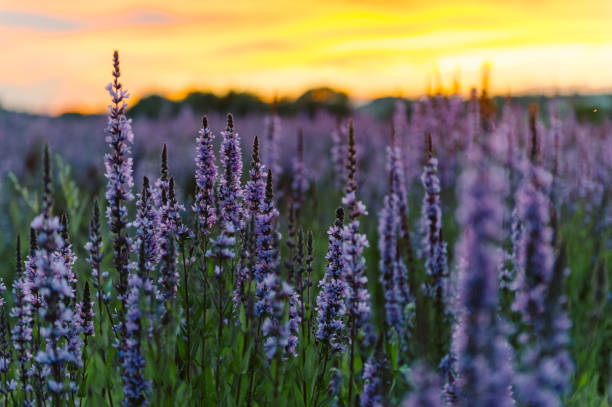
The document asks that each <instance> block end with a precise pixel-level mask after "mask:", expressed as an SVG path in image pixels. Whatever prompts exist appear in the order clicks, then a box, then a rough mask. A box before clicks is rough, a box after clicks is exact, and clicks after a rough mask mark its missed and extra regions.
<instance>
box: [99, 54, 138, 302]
mask: <svg viewBox="0 0 612 407" xmlns="http://www.w3.org/2000/svg"><path fill="white" fill-rule="evenodd" d="M113 67H114V70H113V77H114V80H113V82H112V83H111V84H109V85H108V86H107V87H106V90H107V91H108V93H109V94H110V96H111V99H112V105H111V106H109V108H108V109H109V117H108V126H107V127H106V142H107V143H108V145H109V147H110V148H111V152H110V153H108V154H106V155H105V156H104V159H105V166H106V172H105V176H106V178H107V180H108V183H107V187H106V200H107V201H108V207H107V209H106V217H107V218H108V224H109V227H110V230H111V232H112V233H114V235H115V238H114V245H113V250H114V255H115V268H116V270H117V272H118V273H119V282H118V284H117V292H118V294H119V297H121V296H123V294H124V293H125V292H126V290H127V275H128V270H127V266H128V257H129V247H128V246H129V244H128V240H127V236H125V234H124V232H125V231H124V229H125V228H126V226H127V208H126V207H125V205H124V203H125V202H128V201H131V200H132V199H134V196H133V195H132V191H131V189H132V186H133V185H134V181H133V179H132V157H130V153H131V148H130V145H131V144H132V143H133V142H134V133H133V132H132V126H131V120H130V119H128V118H127V117H126V110H127V103H125V100H126V99H127V98H128V97H129V94H128V93H127V91H126V90H124V89H123V86H122V85H121V83H120V82H119V77H120V75H121V74H120V71H119V53H118V52H117V51H115V52H114V54H113Z"/></svg>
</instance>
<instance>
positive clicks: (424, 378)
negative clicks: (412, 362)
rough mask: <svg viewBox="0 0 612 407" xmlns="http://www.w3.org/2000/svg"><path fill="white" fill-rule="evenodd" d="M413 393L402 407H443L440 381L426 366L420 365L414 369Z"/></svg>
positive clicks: (412, 375)
mask: <svg viewBox="0 0 612 407" xmlns="http://www.w3.org/2000/svg"><path fill="white" fill-rule="evenodd" d="M411 377H412V385H413V389H414V390H413V391H412V393H411V394H410V395H409V396H408V397H407V398H406V399H405V400H404V402H403V403H402V407H442V406H444V403H443V401H442V397H441V395H440V380H439V379H438V376H436V375H435V374H433V373H432V372H431V371H430V370H429V369H427V367H425V365H422V364H418V365H417V366H415V367H414V368H413V369H412V374H411Z"/></svg>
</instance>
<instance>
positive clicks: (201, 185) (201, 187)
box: [192, 116, 217, 236]
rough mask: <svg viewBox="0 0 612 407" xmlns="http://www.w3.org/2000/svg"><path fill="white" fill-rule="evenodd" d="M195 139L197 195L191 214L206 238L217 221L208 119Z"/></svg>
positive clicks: (212, 135) (213, 160) (215, 166)
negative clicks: (194, 215)
mask: <svg viewBox="0 0 612 407" xmlns="http://www.w3.org/2000/svg"><path fill="white" fill-rule="evenodd" d="M198 134H199V137H197V138H196V143H197V147H196V185H197V193H196V198H195V203H194V204H193V207H192V209H193V212H194V213H195V214H196V216H197V217H198V221H199V226H200V229H199V231H200V232H201V233H202V234H203V235H204V236H208V235H210V233H211V232H212V228H213V227H214V225H215V222H216V219H217V212H216V207H215V183H216V181H217V165H216V164H215V153H214V151H213V141H214V139H215V136H214V134H213V133H212V132H211V131H210V129H209V128H208V119H207V118H206V116H204V117H203V118H202V128H201V129H200V131H199V132H198Z"/></svg>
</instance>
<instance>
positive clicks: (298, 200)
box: [291, 128, 308, 213]
mask: <svg viewBox="0 0 612 407" xmlns="http://www.w3.org/2000/svg"><path fill="white" fill-rule="evenodd" d="M306 191H308V177H307V175H306V167H305V166H304V132H303V131H302V129H301V128H299V129H298V131H297V154H296V156H295V158H294V160H293V178H292V180H291V200H292V202H293V205H294V206H295V210H296V211H297V212H298V213H299V210H300V209H301V208H302V205H304V201H305V199H306V198H305V195H306Z"/></svg>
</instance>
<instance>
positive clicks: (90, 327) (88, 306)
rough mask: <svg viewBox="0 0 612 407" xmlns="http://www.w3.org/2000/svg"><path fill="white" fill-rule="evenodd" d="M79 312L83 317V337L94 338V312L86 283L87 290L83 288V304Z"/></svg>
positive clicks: (86, 283)
mask: <svg viewBox="0 0 612 407" xmlns="http://www.w3.org/2000/svg"><path fill="white" fill-rule="evenodd" d="M79 311H80V315H81V331H82V332H83V335H85V337H88V336H93V335H94V310H93V301H92V300H91V292H90V291H89V283H88V282H85V288H83V301H82V303H81V308H80V310H79Z"/></svg>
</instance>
